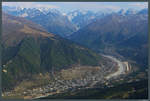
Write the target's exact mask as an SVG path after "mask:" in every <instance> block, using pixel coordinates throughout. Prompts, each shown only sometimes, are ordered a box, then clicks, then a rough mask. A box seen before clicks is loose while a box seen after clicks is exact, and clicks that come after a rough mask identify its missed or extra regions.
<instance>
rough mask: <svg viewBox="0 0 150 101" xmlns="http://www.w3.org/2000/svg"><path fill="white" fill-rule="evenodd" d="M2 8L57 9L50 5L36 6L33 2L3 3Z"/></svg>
mask: <svg viewBox="0 0 150 101" xmlns="http://www.w3.org/2000/svg"><path fill="white" fill-rule="evenodd" d="M2 5H3V6H10V7H23V8H42V7H43V8H59V7H58V6H55V5H50V4H38V3H35V2H3V3H2Z"/></svg>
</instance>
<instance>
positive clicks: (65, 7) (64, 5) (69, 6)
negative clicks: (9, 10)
mask: <svg viewBox="0 0 150 101" xmlns="http://www.w3.org/2000/svg"><path fill="white" fill-rule="evenodd" d="M2 5H3V6H4V5H5V6H15V7H26V8H33V7H36V8H38V7H47V8H57V9H59V10H61V11H63V12H68V11H72V10H76V9H79V10H92V11H104V10H113V11H118V10H120V9H129V8H131V9H136V10H139V9H144V8H148V3H147V2H3V3H2Z"/></svg>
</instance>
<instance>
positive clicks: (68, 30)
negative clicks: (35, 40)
mask: <svg viewBox="0 0 150 101" xmlns="http://www.w3.org/2000/svg"><path fill="white" fill-rule="evenodd" d="M3 11H5V12H7V13H8V14H10V15H14V16H20V17H24V18H27V19H28V20H31V21H33V22H35V23H37V24H40V25H41V26H42V27H43V28H44V29H46V30H47V31H48V32H51V33H54V34H57V35H60V36H62V37H68V36H70V35H72V34H73V33H74V32H76V31H78V30H79V29H82V28H83V27H85V26H86V25H88V24H90V23H92V22H93V21H95V20H96V19H101V18H103V17H105V16H107V15H109V14H112V13H118V14H120V15H125V16H129V15H132V14H137V13H140V12H141V13H142V10H140V11H135V10H133V9H128V10H124V9H121V10H120V11H118V12H113V11H111V12H110V11H105V12H102V11H99V12H93V11H88V10H87V11H84V10H83V11H82V10H74V11H71V12H68V13H65V14H64V13H62V12H60V10H57V9H51V8H21V7H8V6H3ZM146 11H147V9H144V11H143V12H145V13H146Z"/></svg>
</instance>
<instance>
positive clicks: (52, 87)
mask: <svg viewBox="0 0 150 101" xmlns="http://www.w3.org/2000/svg"><path fill="white" fill-rule="evenodd" d="M103 56H104V57H105V58H108V59H110V60H111V61H112V64H111V66H110V67H109V68H106V67H105V66H104V67H105V68H102V67H99V66H95V67H92V66H78V67H74V68H71V69H68V70H62V71H61V72H60V73H57V75H54V77H55V78H54V80H53V82H51V83H49V84H47V85H44V86H41V87H38V88H33V89H26V90H24V91H23V92H21V93H18V92H17V91H16V92H15V91H12V92H5V93H4V94H3V96H4V98H13V97H14V98H19V97H20V98H22V97H23V98H24V99H37V98H44V97H47V96H50V95H56V94H61V93H63V92H68V91H74V90H76V89H78V90H82V89H89V88H95V87H97V85H99V86H100V88H105V87H113V86H114V84H113V83H112V81H114V82H123V81H124V76H125V75H126V74H128V73H129V72H130V70H131V65H129V64H128V62H122V61H120V60H118V59H117V58H115V57H112V56H109V55H103ZM69 73H70V74H69ZM74 75H75V77H74ZM76 75H80V76H79V78H78V77H77V76H76ZM85 75H86V76H85ZM67 77H70V78H67ZM130 82H132V81H131V80H130Z"/></svg>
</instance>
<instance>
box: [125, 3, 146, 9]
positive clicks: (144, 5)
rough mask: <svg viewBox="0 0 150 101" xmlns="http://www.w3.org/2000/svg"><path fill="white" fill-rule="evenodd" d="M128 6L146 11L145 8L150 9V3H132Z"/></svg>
mask: <svg viewBox="0 0 150 101" xmlns="http://www.w3.org/2000/svg"><path fill="white" fill-rule="evenodd" d="M128 6H130V7H138V8H141V9H144V8H148V2H144V3H132V4H128Z"/></svg>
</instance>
